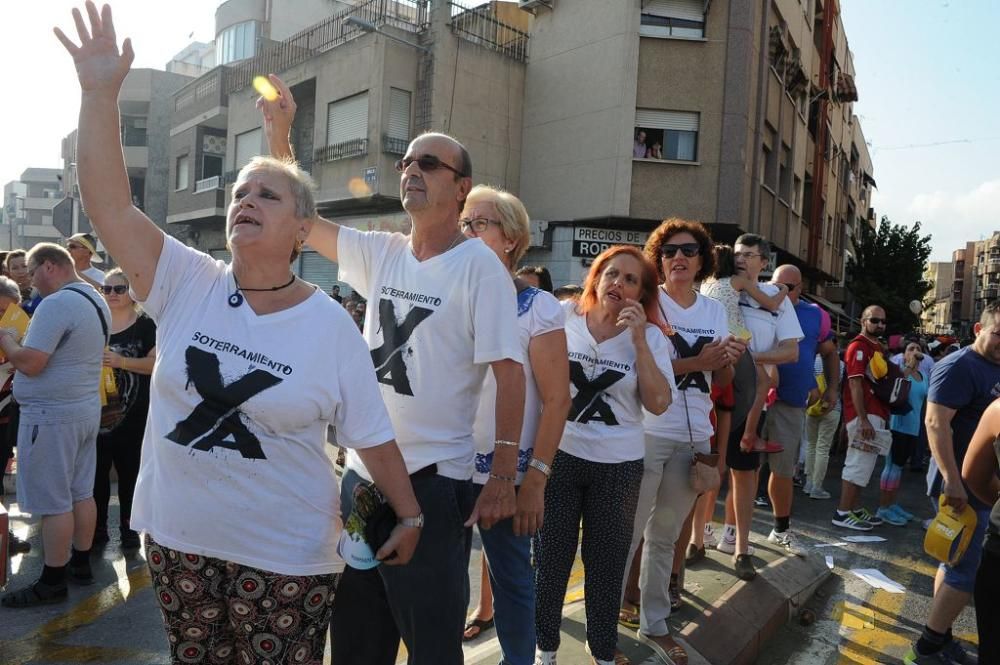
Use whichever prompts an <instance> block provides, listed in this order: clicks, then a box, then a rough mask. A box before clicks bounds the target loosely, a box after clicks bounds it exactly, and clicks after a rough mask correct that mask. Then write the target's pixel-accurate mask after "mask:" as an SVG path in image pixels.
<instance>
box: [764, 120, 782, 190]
mask: <svg viewBox="0 0 1000 665" xmlns="http://www.w3.org/2000/svg"><path fill="white" fill-rule="evenodd" d="M777 143H778V133H777V132H775V131H774V130H773V129H771V127H770V126H768V125H765V126H764V144H763V145H762V146H761V147H762V148H763V150H764V154H763V157H764V171H763V172H762V173H761V182H762V183H763V184H764V186H765V187H767V188H768V189H770V190H771V191H772V192H774V193H777V191H778V152H777V150H778V148H777Z"/></svg>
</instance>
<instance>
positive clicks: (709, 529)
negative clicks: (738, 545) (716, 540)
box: [705, 522, 715, 533]
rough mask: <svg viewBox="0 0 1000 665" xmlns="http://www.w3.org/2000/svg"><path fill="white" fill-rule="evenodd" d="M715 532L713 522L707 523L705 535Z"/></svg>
mask: <svg viewBox="0 0 1000 665" xmlns="http://www.w3.org/2000/svg"><path fill="white" fill-rule="evenodd" d="M713 531H715V527H713V526H712V523H711V522H705V533H712V532H713Z"/></svg>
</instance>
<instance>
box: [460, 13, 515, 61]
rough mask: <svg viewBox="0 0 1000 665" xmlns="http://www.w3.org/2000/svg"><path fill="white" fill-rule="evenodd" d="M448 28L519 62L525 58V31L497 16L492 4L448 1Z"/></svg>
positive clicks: (467, 39) (463, 37)
mask: <svg viewBox="0 0 1000 665" xmlns="http://www.w3.org/2000/svg"><path fill="white" fill-rule="evenodd" d="M448 5H449V7H450V8H451V30H452V32H454V33H455V34H456V35H458V36H459V37H461V38H462V39H464V40H466V41H469V42H472V43H473V44H478V45H480V46H484V47H486V48H488V49H490V50H492V51H496V52H497V53H502V54H503V55H505V56H507V57H508V58H513V59H514V60H517V61H518V62H525V61H526V60H527V59H528V33H526V32H523V31H521V30H518V29H517V28H515V27H514V26H512V25H509V24H507V23H504V22H503V21H501V20H500V19H499V18H497V16H496V13H495V10H494V8H493V7H494V3H492V2H491V3H487V4H485V5H480V6H478V7H466V6H464V5H463V4H462V3H460V2H449V3H448Z"/></svg>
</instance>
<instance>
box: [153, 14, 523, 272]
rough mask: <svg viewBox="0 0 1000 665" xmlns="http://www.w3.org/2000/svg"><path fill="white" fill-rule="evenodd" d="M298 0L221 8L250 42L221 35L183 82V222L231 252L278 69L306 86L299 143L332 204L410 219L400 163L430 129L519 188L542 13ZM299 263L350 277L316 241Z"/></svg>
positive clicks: (174, 160) (173, 225)
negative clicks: (239, 201) (532, 28)
mask: <svg viewBox="0 0 1000 665" xmlns="http://www.w3.org/2000/svg"><path fill="white" fill-rule="evenodd" d="M290 1H291V0H285V2H282V0H274V1H273V2H270V3H267V6H266V7H265V6H264V5H265V3H262V2H255V1H254V0H230V1H229V2H226V3H224V4H223V5H221V6H220V7H219V10H218V11H217V12H216V28H217V32H218V33H219V35H217V37H216V44H217V45H218V44H219V43H220V39H221V40H223V41H225V37H224V36H223V35H225V34H233V35H235V37H233V39H234V40H235V42H233V43H235V44H237V46H234V47H232V48H230V47H228V46H227V47H224V48H221V50H219V49H217V56H220V55H221V58H220V60H219V62H220V66H219V67H216V68H215V69H213V70H212V71H211V72H209V73H208V74H206V75H204V76H202V77H200V78H198V79H196V80H195V81H192V82H191V83H189V84H188V85H187V86H185V87H184V88H182V89H181V90H179V91H178V92H177V94H176V95H175V96H174V105H175V108H174V113H173V115H172V117H171V129H170V151H171V171H170V183H171V192H170V194H169V212H168V215H167V223H168V229H169V231H170V232H171V233H173V234H175V235H177V236H178V237H181V238H183V239H184V240H185V241H186V242H188V243H189V244H192V245H194V246H196V247H199V248H201V249H203V250H205V251H208V252H210V253H212V254H213V255H215V256H219V257H226V256H228V252H227V251H226V249H225V209H226V191H225V190H226V187H227V185H230V184H231V183H232V181H233V180H234V179H235V177H236V174H237V173H238V171H239V169H240V168H242V167H243V166H244V165H245V164H246V163H247V162H248V161H249V160H250V158H251V157H253V156H254V155H258V154H261V153H262V152H265V151H266V146H265V140H264V135H263V129H262V127H261V118H260V114H259V112H258V111H257V110H256V109H255V107H254V101H255V99H256V96H257V93H256V92H255V91H254V90H253V89H252V87H251V81H252V79H253V77H254V76H255V75H258V74H260V73H266V72H275V73H278V74H279V75H280V76H282V78H283V79H284V80H285V81H286V82H287V83H288V84H289V85H290V86H291V88H292V91H293V93H294V95H295V99H296V102H297V106H298V113H297V117H296V124H295V127H294V128H293V136H292V144H293V148H294V150H295V153H296V155H297V157H298V159H299V161H300V162H301V164H302V166H303V167H304V168H305V169H306V170H307V171H309V172H310V173H311V174H312V176H313V178H314V179H315V181H316V183H317V186H318V196H317V203H318V206H319V209H320V213H321V214H323V215H324V216H326V217H328V218H331V219H336V220H337V221H338V222H339V223H341V224H346V225H349V226H353V227H356V228H362V229H366V230H368V229H381V230H399V231H407V230H408V229H409V219H408V217H407V216H406V214H405V213H404V212H403V210H402V207H401V205H400V200H399V179H398V175H397V174H396V172H395V169H394V167H393V164H394V163H395V161H396V160H397V159H399V158H400V157H401V156H402V155H403V154H404V153H405V151H406V146H407V144H408V143H409V141H410V139H411V138H412V137H413V136H414V135H416V134H417V133H420V132H423V131H427V130H433V131H443V132H447V133H449V134H451V135H453V136H455V137H456V138H458V139H459V140H460V141H462V142H463V143H464V144H465V145H466V146H467V147H468V149H469V152H470V155H471V157H472V163H473V178H474V180H475V181H476V182H488V183H491V184H495V185H499V186H502V187H505V188H507V189H510V190H512V191H515V192H516V191H517V190H518V186H519V182H520V169H521V162H522V160H521V154H520V151H521V114H522V109H523V106H524V100H523V91H524V76H525V67H526V55H527V43H528V27H529V24H530V21H531V18H532V17H531V15H530V14H528V13H525V12H523V11H520V10H519V9H518V8H517V5H516V3H509V2H508V3H504V2H493V3H489V4H486V5H481V6H479V7H477V8H472V9H470V8H468V7H465V6H464V5H462V4H461V3H459V2H434V3H426V2H424V1H423V0H397V1H391V2H385V1H384V0H363V1H360V2H355V3H335V4H342V5H345V6H344V7H343V8H340V9H337V8H333V10H331V6H332V5H331V3H330V2H316V3H303V4H301V5H300V3H298V2H296V3H295V8H296V11H295V12H292V11H287V9H288V8H287V7H282V5H283V4H284V5H287V4H288V3H289V2H290ZM267 8H270V14H269V15H268V14H267V13H266V12H265V10H266V9H267ZM310 8H311V9H312V11H307V10H308V9H310ZM279 17H280V19H281V22H280V23H279ZM293 18H294V19H295V20H297V21H298V23H293V22H292V19H293ZM348 19H354V20H348ZM307 22H308V23H307ZM302 23H307V24H306V25H305V26H303V25H301V24H302ZM234 26H243V27H241V28H238V29H237V28H235V27H234ZM373 26H374V27H375V28H376V30H374V31H373V30H371V27H373ZM234 30H238V31H242V32H235V33H234V32H233V31H234ZM248 34H254V35H259V37H257V38H255V40H250V39H249V38H247V37H246V35H248ZM240 35H243V36H242V37H240ZM230 56H232V58H235V59H230ZM294 269H295V270H296V271H297V272H298V273H299V274H301V275H302V276H303V277H305V278H307V279H310V280H312V281H314V282H315V283H317V284H319V285H320V286H322V287H323V288H324V289H326V288H328V287H329V286H332V285H333V284H334V283H338V282H336V266H335V265H333V264H331V263H329V262H328V261H326V260H325V259H322V258H321V257H319V256H318V255H316V254H315V253H314V252H311V251H306V252H304V253H303V255H302V256H301V258H300V259H299V260H298V262H297V264H296V266H294Z"/></svg>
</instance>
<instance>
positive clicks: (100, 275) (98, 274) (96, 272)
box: [80, 266, 104, 286]
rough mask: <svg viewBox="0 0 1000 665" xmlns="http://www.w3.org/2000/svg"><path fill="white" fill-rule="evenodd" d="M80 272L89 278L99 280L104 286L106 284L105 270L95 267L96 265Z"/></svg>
mask: <svg viewBox="0 0 1000 665" xmlns="http://www.w3.org/2000/svg"><path fill="white" fill-rule="evenodd" d="M80 274H81V275H83V276H84V277H87V278H88V279H91V280H93V281H95V282H97V283H98V284H100V285H102V286H103V285H104V272H103V271H102V270H101V269H100V268H95V267H94V266H90V267H89V268H87V269H85V270H81V271H80Z"/></svg>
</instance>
